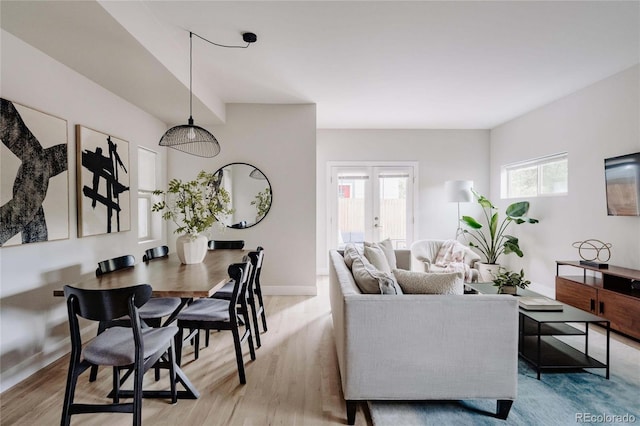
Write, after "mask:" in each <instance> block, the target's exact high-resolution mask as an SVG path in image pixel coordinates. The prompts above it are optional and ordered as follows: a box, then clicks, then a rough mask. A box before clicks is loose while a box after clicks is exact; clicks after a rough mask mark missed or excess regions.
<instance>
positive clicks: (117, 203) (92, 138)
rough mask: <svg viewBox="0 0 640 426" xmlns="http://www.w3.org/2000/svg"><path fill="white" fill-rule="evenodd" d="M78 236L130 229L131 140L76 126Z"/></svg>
mask: <svg viewBox="0 0 640 426" xmlns="http://www.w3.org/2000/svg"><path fill="white" fill-rule="evenodd" d="M76 149H77V161H78V167H77V175H78V236H79V237H87V236H89V235H98V234H107V233H112V232H123V231H128V230H129V229H131V202H130V195H129V173H130V169H129V143H128V142H126V141H123V140H122V139H118V138H116V137H114V136H111V135H107V134H105V133H101V132H98V131H95V130H92V129H89V128H86V127H84V126H80V125H76Z"/></svg>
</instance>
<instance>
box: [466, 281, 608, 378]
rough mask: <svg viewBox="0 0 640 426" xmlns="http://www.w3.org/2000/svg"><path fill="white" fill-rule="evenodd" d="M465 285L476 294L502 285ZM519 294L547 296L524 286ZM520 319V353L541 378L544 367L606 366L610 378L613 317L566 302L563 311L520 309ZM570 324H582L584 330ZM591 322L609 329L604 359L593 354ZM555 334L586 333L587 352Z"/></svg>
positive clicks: (585, 344) (493, 289) (492, 291)
mask: <svg viewBox="0 0 640 426" xmlns="http://www.w3.org/2000/svg"><path fill="white" fill-rule="evenodd" d="M465 286H466V287H467V291H468V292H472V293H477V294H497V293H498V287H495V286H494V285H493V283H472V284H465ZM518 295H519V296H532V297H544V296H542V295H540V294H538V293H535V292H533V291H531V290H522V289H518ZM505 297H506V296H505ZM516 297H518V296H516ZM519 318H520V327H519V330H520V333H519V353H520V356H521V357H522V358H524V359H525V360H526V361H527V362H529V363H530V364H532V365H533V366H534V367H535V369H536V372H537V375H538V380H540V373H541V372H542V371H543V370H552V369H557V370H568V369H582V368H604V369H605V370H606V378H607V379H609V337H610V321H609V320H607V319H605V318H602V317H599V316H597V315H593V314H591V313H589V312H586V311H583V310H580V309H577V308H574V307H573V306H569V305H566V304H563V306H562V310H561V311H532V310H526V309H522V308H520V315H519ZM568 323H582V324H584V331H583V330H580V329H578V328H576V327H573V326H571V325H569V324H568ZM589 324H599V325H602V326H603V327H604V328H605V329H606V330H607V351H606V360H605V361H604V362H601V361H598V360H597V359H595V358H592V357H591V356H589ZM554 336H584V351H580V350H578V349H576V348H574V347H573V346H571V345H568V344H566V343H564V342H562V341H560V340H559V339H557V338H555V337H554Z"/></svg>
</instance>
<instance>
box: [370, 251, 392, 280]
mask: <svg viewBox="0 0 640 426" xmlns="http://www.w3.org/2000/svg"><path fill="white" fill-rule="evenodd" d="M364 257H366V258H367V260H368V261H369V263H371V264H372V265H373V266H375V267H376V269H377V270H378V271H382V272H386V273H388V274H390V273H391V268H390V267H389V262H388V261H387V256H385V255H384V252H383V251H382V249H381V248H380V247H379V246H378V245H377V244H370V245H367V246H364Z"/></svg>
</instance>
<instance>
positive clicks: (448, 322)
mask: <svg viewBox="0 0 640 426" xmlns="http://www.w3.org/2000/svg"><path fill="white" fill-rule="evenodd" d="M395 253H396V258H397V263H398V268H401V269H409V268H410V264H411V252H410V251H409V250H396V251H395ZM329 269H330V277H329V281H330V298H331V313H332V317H333V331H334V336H335V341H336V349H337V353H338V364H339V368H340V376H341V381H342V392H343V395H344V398H345V400H346V408H347V421H348V423H349V424H354V422H355V414H356V404H357V401H364V400H465V399H496V400H498V404H497V416H498V417H499V418H503V419H506V417H507V415H508V414H509V409H510V408H511V404H512V403H513V401H514V400H515V398H516V387H517V374H518V370H517V358H518V308H517V300H516V298H515V297H512V296H507V295H496V296H489V295H483V296H479V295H423V294H405V295H382V294H380V295H378V294H362V293H361V292H360V290H359V289H358V286H357V285H356V283H355V281H354V279H353V276H352V274H351V271H350V270H349V268H348V267H347V265H346V264H345V263H344V258H343V257H342V254H341V253H339V252H338V251H336V250H331V251H330V252H329Z"/></svg>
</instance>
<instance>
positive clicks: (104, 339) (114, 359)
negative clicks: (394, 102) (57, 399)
mask: <svg viewBox="0 0 640 426" xmlns="http://www.w3.org/2000/svg"><path fill="white" fill-rule="evenodd" d="M177 332H178V327H176V326H169V327H161V328H145V329H143V330H142V339H143V341H144V358H147V357H149V356H151V355H153V354H154V353H156V352H158V351H160V350H162V349H166V348H168V347H169V341H170V340H171V339H172V338H173V336H175V335H176V333H177ZM83 354H84V359H85V360H87V361H88V362H90V363H92V364H96V365H114V366H124V365H130V364H133V363H134V361H135V344H134V341H133V331H132V329H131V328H129V327H111V328H108V329H106V330H105V331H104V332H102V333H100V334H99V335H97V336H96V338H95V339H93V340H92V341H91V342H90V343H89V344H88V345H87V346H86V347H85V348H84V350H83Z"/></svg>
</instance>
